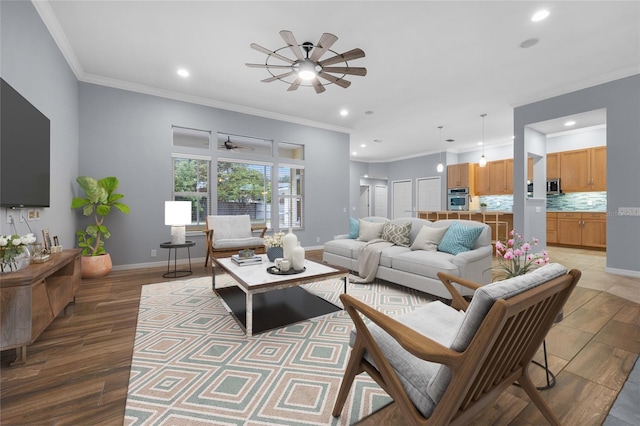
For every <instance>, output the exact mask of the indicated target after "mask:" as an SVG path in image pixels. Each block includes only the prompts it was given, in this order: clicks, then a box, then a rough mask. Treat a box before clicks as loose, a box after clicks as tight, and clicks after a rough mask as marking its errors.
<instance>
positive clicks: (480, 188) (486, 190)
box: [474, 159, 513, 195]
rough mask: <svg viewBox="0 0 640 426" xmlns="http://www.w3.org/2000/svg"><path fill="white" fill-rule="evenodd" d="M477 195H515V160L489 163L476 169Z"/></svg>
mask: <svg viewBox="0 0 640 426" xmlns="http://www.w3.org/2000/svg"><path fill="white" fill-rule="evenodd" d="M475 189H476V191H475V192H474V193H475V195H502V194H513V160H512V159H508V160H497V161H489V162H487V165H486V167H480V166H478V167H476V171H475Z"/></svg>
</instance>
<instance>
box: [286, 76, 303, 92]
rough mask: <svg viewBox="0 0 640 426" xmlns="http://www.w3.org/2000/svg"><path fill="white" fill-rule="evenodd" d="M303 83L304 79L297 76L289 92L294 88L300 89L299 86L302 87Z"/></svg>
mask: <svg viewBox="0 0 640 426" xmlns="http://www.w3.org/2000/svg"><path fill="white" fill-rule="evenodd" d="M301 83H302V79H301V78H300V77H298V78H296V79H295V81H294V82H293V83H291V85H290V86H289V88H288V89H287V92H293V91H294V90H298V87H300V84H301Z"/></svg>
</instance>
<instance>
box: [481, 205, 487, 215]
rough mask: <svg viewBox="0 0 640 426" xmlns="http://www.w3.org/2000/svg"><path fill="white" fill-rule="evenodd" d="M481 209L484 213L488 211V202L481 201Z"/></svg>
mask: <svg viewBox="0 0 640 426" xmlns="http://www.w3.org/2000/svg"><path fill="white" fill-rule="evenodd" d="M480 211H481V212H482V213H484V212H486V211H487V203H480Z"/></svg>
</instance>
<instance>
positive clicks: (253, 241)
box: [213, 237, 264, 249]
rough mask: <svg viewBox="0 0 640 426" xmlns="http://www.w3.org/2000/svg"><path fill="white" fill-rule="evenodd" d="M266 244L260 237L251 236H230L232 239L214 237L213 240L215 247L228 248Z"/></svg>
mask: <svg viewBox="0 0 640 426" xmlns="http://www.w3.org/2000/svg"><path fill="white" fill-rule="evenodd" d="M263 245H264V240H263V239H262V238H260V237H249V238H230V239H221V240H219V239H217V238H216V239H214V240H213V248H214V249H228V248H237V249H242V248H249V247H259V246H263Z"/></svg>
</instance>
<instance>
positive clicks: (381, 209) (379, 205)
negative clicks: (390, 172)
mask: <svg viewBox="0 0 640 426" xmlns="http://www.w3.org/2000/svg"><path fill="white" fill-rule="evenodd" d="M374 195H375V200H374V204H373V206H374V207H373V208H374V211H375V213H374V216H379V217H388V215H389V213H388V212H387V187H386V185H376V187H375V190H374Z"/></svg>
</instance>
